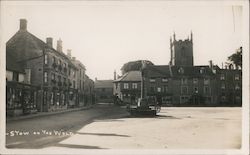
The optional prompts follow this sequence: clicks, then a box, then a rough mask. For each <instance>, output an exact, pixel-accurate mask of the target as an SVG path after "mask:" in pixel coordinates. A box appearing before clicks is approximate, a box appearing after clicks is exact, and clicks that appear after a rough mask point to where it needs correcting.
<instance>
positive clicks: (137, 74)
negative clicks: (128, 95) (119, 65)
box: [114, 71, 141, 82]
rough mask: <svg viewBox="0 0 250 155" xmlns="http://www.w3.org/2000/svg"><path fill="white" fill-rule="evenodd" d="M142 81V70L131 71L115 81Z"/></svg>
mask: <svg viewBox="0 0 250 155" xmlns="http://www.w3.org/2000/svg"><path fill="white" fill-rule="evenodd" d="M121 81H122V82H125V81H126V82H128V81H141V71H129V72H127V73H125V74H124V75H123V76H122V77H120V78H119V79H117V80H115V81H114V82H121Z"/></svg>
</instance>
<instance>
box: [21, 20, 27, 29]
mask: <svg viewBox="0 0 250 155" xmlns="http://www.w3.org/2000/svg"><path fill="white" fill-rule="evenodd" d="M20 30H24V31H26V30H27V20H26V19H20Z"/></svg>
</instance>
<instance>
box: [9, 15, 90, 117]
mask: <svg viewBox="0 0 250 155" xmlns="http://www.w3.org/2000/svg"><path fill="white" fill-rule="evenodd" d="M6 56H7V58H6V60H7V64H11V65H13V63H17V64H18V66H20V67H21V70H18V71H19V75H20V79H23V78H22V77H23V76H24V77H25V78H24V81H26V84H29V85H31V86H32V87H31V86H30V90H32V92H34V93H35V95H32V96H36V99H34V100H35V101H36V102H35V108H36V109H37V111H40V112H48V111H58V110H64V109H67V108H71V107H79V103H80V101H82V100H83V99H82V100H80V95H82V94H84V93H83V91H84V89H83V87H82V86H83V83H82V84H81V85H79V81H81V82H82V81H84V78H83V77H85V75H84V74H85V68H83V67H82V68H81V67H79V63H75V60H74V59H75V58H72V57H71V52H70V51H68V53H67V55H66V54H64V52H63V50H62V41H61V39H59V40H58V41H57V47H56V49H55V48H53V38H51V37H48V38H46V42H44V41H42V40H40V39H39V38H37V37H36V36H35V35H33V34H31V33H30V32H28V30H27V20H25V19H21V20H20V28H19V30H18V32H17V33H16V34H15V35H14V36H13V37H11V38H10V39H9V41H8V42H7V43H6ZM10 71H11V70H10V69H8V68H6V72H7V73H6V79H7V81H9V79H10V77H11V74H13V73H11V72H10ZM21 73H23V76H22V74H21ZM14 75H15V77H16V74H14ZM8 83H9V82H8ZM8 83H7V87H8V88H9V85H8ZM33 87H34V88H36V91H34V89H33ZM26 88H28V86H26ZM8 95H9V92H8V91H7V96H8ZM10 96H11V95H10ZM6 102H7V101H6ZM7 104H8V103H7ZM81 105H83V103H82V102H81ZM32 107H34V106H32Z"/></svg>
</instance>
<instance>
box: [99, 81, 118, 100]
mask: <svg viewBox="0 0 250 155" xmlns="http://www.w3.org/2000/svg"><path fill="white" fill-rule="evenodd" d="M113 81H114V80H97V79H95V83H94V84H95V95H96V102H99V103H112V102H113V100H114V96H113Z"/></svg>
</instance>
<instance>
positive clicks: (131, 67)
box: [121, 60, 154, 74]
mask: <svg viewBox="0 0 250 155" xmlns="http://www.w3.org/2000/svg"><path fill="white" fill-rule="evenodd" d="M142 61H144V63H145V64H146V65H154V64H153V63H152V62H151V61H149V60H137V61H130V62H127V63H125V64H124V65H123V66H122V68H121V71H122V74H124V73H126V72H129V71H139V70H141V68H142Z"/></svg>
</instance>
